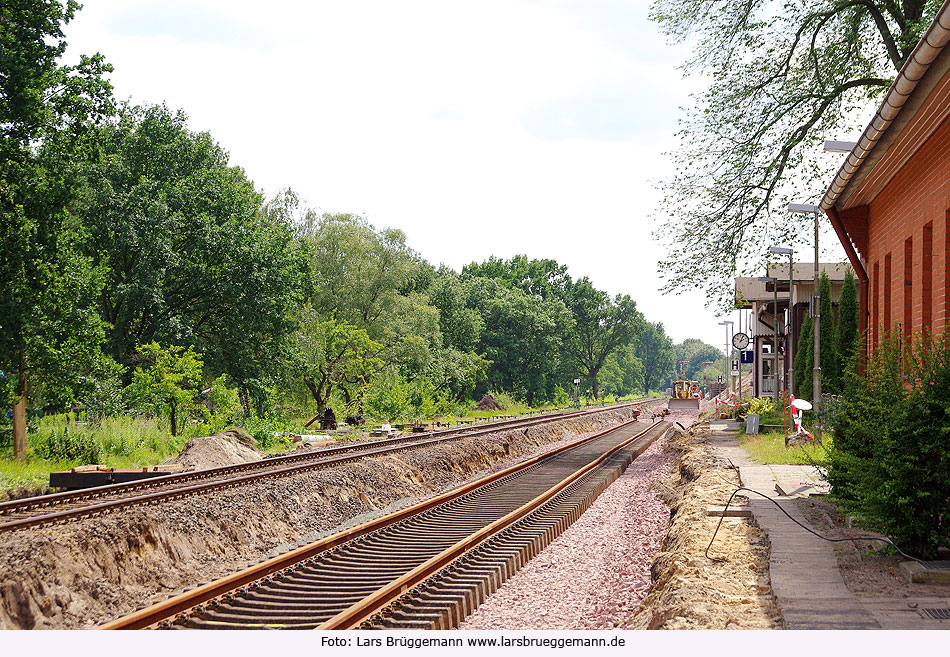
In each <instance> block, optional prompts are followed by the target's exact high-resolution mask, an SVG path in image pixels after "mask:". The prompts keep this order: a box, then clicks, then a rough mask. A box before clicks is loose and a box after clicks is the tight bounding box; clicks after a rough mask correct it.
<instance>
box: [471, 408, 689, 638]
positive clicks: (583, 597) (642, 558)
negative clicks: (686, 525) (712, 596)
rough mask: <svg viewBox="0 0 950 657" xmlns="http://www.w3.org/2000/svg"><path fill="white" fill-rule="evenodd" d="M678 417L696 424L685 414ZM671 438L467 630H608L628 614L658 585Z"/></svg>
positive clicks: (475, 617)
mask: <svg viewBox="0 0 950 657" xmlns="http://www.w3.org/2000/svg"><path fill="white" fill-rule="evenodd" d="M692 415H693V416H695V413H694V414H692ZM670 419H676V420H679V421H680V422H681V423H682V424H684V425H686V426H688V424H687V422H689V424H692V419H689V420H687V418H685V417H684V418H680V417H676V418H670ZM664 442H665V441H663V440H658V441H657V442H656V443H654V444H653V445H652V446H651V447H650V448H649V449H648V450H647V451H645V452H644V453H643V454H641V455H640V457H639V458H637V460H635V461H634V462H633V463H631V464H630V466H629V467H628V468H627V470H626V472H625V473H624V474H623V475H622V476H621V477H620V478H619V479H618V480H617V481H616V482H614V483H613V484H612V485H611V486H610V487H609V488H608V489H607V490H606V491H604V492H603V493H602V494H601V495H600V497H598V498H597V500H596V501H595V502H594V504H593V505H592V506H591V507H590V508H589V509H588V510H587V512H586V513H584V515H582V516H581V517H580V518H579V519H578V520H577V521H576V522H575V523H574V524H573V525H571V526H570V527H569V528H568V529H567V531H565V532H564V533H563V534H561V536H559V537H558V538H557V539H556V540H555V541H554V542H552V543H551V544H550V545H549V546H548V547H547V548H546V549H545V550H544V551H543V552H541V554H539V555H538V556H537V557H535V558H534V559H532V560H531V561H530V562H529V563H528V564H527V565H526V566H525V567H524V568H522V569H521V570H520V571H519V572H518V573H517V574H516V575H515V576H514V577H513V578H511V579H509V580H508V581H507V582H506V583H505V584H504V585H502V587H501V588H500V589H498V591H496V592H495V593H494V594H493V595H492V596H491V597H489V598H488V600H486V601H485V602H484V603H483V604H482V605H481V606H480V607H479V608H478V609H477V610H475V612H474V613H473V614H471V615H470V616H469V617H468V618H466V619H465V621H464V622H463V623H462V625H461V626H460V627H459V629H461V630H504V629H509V630H510V629H523V630H606V629H611V628H613V627H615V626H617V625H619V624H620V623H621V622H622V621H623V620H624V619H626V618H628V617H629V616H630V615H631V614H632V613H633V611H634V610H635V609H636V608H637V607H638V606H639V604H640V602H641V600H643V598H644V597H645V596H646V595H647V593H648V592H649V590H650V581H651V580H650V566H651V563H652V560H653V556H654V555H655V554H656V552H657V551H658V550H659V547H660V542H661V541H662V540H663V537H664V535H665V534H666V531H667V529H668V528H669V518H670V514H669V509H668V508H667V507H666V506H665V505H664V504H663V502H662V501H660V499H659V498H658V497H657V495H656V494H655V493H654V492H653V490H652V489H651V486H652V484H653V482H654V481H657V480H661V481H662V480H665V479H666V478H667V477H668V476H669V474H670V470H671V468H672V465H673V461H674V457H673V455H672V454H670V453H668V452H664V451H663V445H664Z"/></svg>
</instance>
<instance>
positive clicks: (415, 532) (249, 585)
mask: <svg viewBox="0 0 950 657" xmlns="http://www.w3.org/2000/svg"><path fill="white" fill-rule="evenodd" d="M669 426H670V425H669V423H667V422H657V423H654V424H652V425H648V426H646V427H644V423H642V422H640V423H638V422H637V421H635V420H633V421H628V422H626V423H624V424H621V425H619V426H617V427H614V428H611V429H608V430H606V431H602V432H599V433H598V434H595V435H594V436H592V437H589V438H586V439H583V440H579V441H576V442H574V443H571V444H570V445H566V446H564V447H561V448H559V449H558V450H556V451H555V452H552V453H550V454H547V455H544V456H542V457H536V458H533V459H530V460H528V461H526V462H524V463H522V464H519V465H516V466H512V467H510V468H507V469H505V470H502V471H501V472H498V473H495V474H493V475H490V476H488V477H485V478H483V479H480V480H478V481H476V482H473V483H470V484H468V485H466V486H464V487H461V488H459V489H456V490H454V491H450V492H448V493H445V494H443V495H441V496H439V497H437V498H434V499H432V500H429V501H426V502H423V503H420V504H417V505H415V506H413V507H409V508H407V509H404V510H402V511H399V512H397V513H394V514H391V515H389V516H384V517H382V518H379V519H377V520H374V521H372V522H368V523H365V524H363V525H360V526H357V527H354V528H352V529H350V530H347V531H346V532H343V533H340V534H336V535H333V536H330V537H327V538H325V539H323V540H321V541H317V542H316V543H312V544H309V545H306V546H303V547H300V548H297V549H296V550H293V551H291V552H288V553H286V554H284V555H281V556H279V557H276V558H273V559H270V560H267V561H264V562H262V563H260V564H258V565H256V566H253V567H251V568H247V569H245V570H243V571H240V572H238V573H236V574H234V575H231V576H229V577H226V578H224V579H222V580H218V581H216V582H211V583H208V584H205V585H203V586H200V587H198V588H196V589H193V590H192V591H188V592H185V593H182V594H180V595H177V596H174V597H172V598H169V599H168V600H166V601H164V602H161V603H158V604H156V605H152V606H151V607H147V608H145V609H142V610H139V611H137V612H134V613H132V614H130V615H128V616H125V617H122V618H120V619H117V620H115V621H112V622H110V623H107V624H105V625H103V626H102V629H140V628H146V627H150V628H192V629H284V628H286V629H326V630H329V629H381V628H414V629H423V628H432V629H449V628H452V627H456V626H457V625H458V623H459V622H460V621H461V620H462V619H463V618H464V617H465V616H466V615H467V614H468V613H470V612H471V611H472V610H473V609H474V608H475V607H477V606H478V604H479V603H480V602H481V601H482V600H483V599H484V598H485V597H487V595H489V594H490V593H491V592H493V591H494V590H495V589H496V588H497V587H498V586H500V585H501V583H503V582H504V581H505V580H506V579H507V578H508V577H509V576H511V575H512V574H514V573H515V572H516V571H517V570H518V568H520V566H521V565H522V564H523V563H525V562H527V561H528V560H529V559H530V558H531V557H533V556H534V555H535V554H536V553H537V552H539V551H540V550H541V549H543V548H544V547H545V546H546V545H547V544H548V543H549V542H550V541H551V540H553V539H554V538H555V537H556V536H557V535H559V534H560V533H561V531H563V530H564V529H565V528H566V527H567V526H569V525H570V524H571V522H573V521H574V520H575V519H576V518H577V517H579V516H580V514H581V513H583V511H584V510H586V508H587V507H588V506H589V505H590V504H591V503H592V502H593V500H594V499H596V497H597V495H599V494H600V492H601V491H603V490H604V489H605V488H606V487H607V486H608V485H609V484H610V483H612V482H613V481H614V480H615V479H616V478H617V477H618V476H619V475H620V474H621V473H622V472H623V470H624V469H625V468H626V466H627V464H629V463H630V462H631V461H632V460H633V459H634V458H635V457H636V456H637V455H639V454H640V453H641V452H642V451H643V450H645V449H646V448H647V447H648V446H649V445H650V444H651V443H652V442H653V441H654V440H656V439H657V438H658V437H660V436H661V435H663V434H664V433H665V432H666V430H667V429H668V428H669Z"/></svg>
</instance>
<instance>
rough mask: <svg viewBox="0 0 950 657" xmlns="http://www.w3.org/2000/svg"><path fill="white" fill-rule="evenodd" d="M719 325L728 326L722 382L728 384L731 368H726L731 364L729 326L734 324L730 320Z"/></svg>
mask: <svg viewBox="0 0 950 657" xmlns="http://www.w3.org/2000/svg"><path fill="white" fill-rule="evenodd" d="M719 326H725V327H726V351H725V355H724V356H723V358H722V382H723V385H727V384H726V382H727V381H728V380H729V370H727V369H726V368H727V367H728V366H729V327H730V326H732V322H730V321H728V320H727V321H725V322H719Z"/></svg>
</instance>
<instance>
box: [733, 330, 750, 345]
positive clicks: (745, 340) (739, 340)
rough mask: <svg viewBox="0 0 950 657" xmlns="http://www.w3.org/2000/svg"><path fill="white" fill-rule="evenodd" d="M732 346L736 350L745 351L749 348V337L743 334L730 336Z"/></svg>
mask: <svg viewBox="0 0 950 657" xmlns="http://www.w3.org/2000/svg"><path fill="white" fill-rule="evenodd" d="M732 346H733V347H735V348H736V349H745V348H746V347H748V346H749V336H748V335H746V334H745V333H736V334H735V335H734V336H732Z"/></svg>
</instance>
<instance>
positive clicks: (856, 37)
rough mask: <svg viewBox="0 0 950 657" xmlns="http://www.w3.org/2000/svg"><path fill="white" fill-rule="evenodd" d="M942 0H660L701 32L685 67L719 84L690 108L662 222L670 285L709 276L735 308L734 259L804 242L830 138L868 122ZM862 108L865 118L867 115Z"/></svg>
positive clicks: (670, 18) (755, 263)
mask: <svg viewBox="0 0 950 657" xmlns="http://www.w3.org/2000/svg"><path fill="white" fill-rule="evenodd" d="M941 4H942V1H941V0H903V1H898V0H783V1H782V2H772V1H771V0H748V1H747V2H734V1H733V0H656V1H655V2H654V4H653V7H652V10H651V17H652V19H653V20H654V21H656V22H657V23H658V24H659V25H660V27H661V28H662V29H663V30H664V31H665V32H666V34H667V35H668V36H670V37H671V38H672V39H673V40H674V41H679V42H682V41H685V40H687V39H690V40H691V42H692V43H693V44H695V45H694V48H693V55H692V58H691V59H690V60H689V61H688V62H687V63H686V64H685V66H684V67H683V68H684V71H685V72H686V74H696V75H704V76H707V77H708V78H709V80H710V85H709V87H708V89H707V90H706V91H704V92H702V93H701V94H699V95H698V97H697V98H696V99H695V104H694V106H693V107H692V108H691V109H690V112H689V115H688V116H687V118H686V119H685V120H683V121H682V122H681V125H682V130H681V132H680V138H681V140H682V145H681V147H680V149H679V150H678V151H677V152H676V153H675V155H674V162H675V164H676V171H677V173H676V174H675V175H674V176H673V177H672V178H671V179H669V180H667V181H665V183H664V199H663V203H662V208H661V215H662V216H665V217H666V219H665V221H664V222H663V225H662V227H661V228H659V229H658V230H657V231H656V235H657V237H658V239H660V240H661V241H662V242H664V243H665V244H666V245H667V255H666V257H665V258H664V259H663V260H662V261H661V263H660V272H661V275H662V276H663V278H664V280H665V283H664V289H665V290H685V289H691V288H701V289H704V290H705V291H706V292H707V296H708V298H709V299H710V302H711V303H717V304H718V305H719V306H720V307H721V308H722V309H726V308H727V307H728V305H729V303H730V300H731V294H732V286H731V280H730V279H731V277H732V276H733V275H734V272H737V271H739V272H740V273H743V274H746V275H748V274H750V273H751V271H752V270H753V269H755V268H759V267H760V266H761V265H763V264H764V259H765V257H766V252H767V249H768V247H769V246H770V245H772V244H776V243H787V242H794V241H795V236H796V235H797V233H798V232H799V227H800V222H801V221H802V219H801V215H790V214H789V213H788V212H787V210H786V208H787V204H788V203H789V202H795V203H804V202H806V200H807V199H809V198H813V197H814V196H815V195H816V194H817V193H819V192H821V191H823V190H824V188H825V187H826V186H827V183H828V181H829V175H830V173H831V172H829V171H828V170H827V169H826V168H825V167H822V166H819V165H818V162H817V155H818V154H819V153H820V152H821V150H822V147H821V143H822V141H823V140H824V139H835V138H838V137H839V136H840V135H841V134H842V132H844V131H847V130H852V129H854V128H858V127H861V126H863V122H865V121H866V119H867V118H868V111H869V110H870V109H871V107H872V105H873V103H874V102H875V101H876V100H877V99H879V98H880V97H881V94H882V93H883V92H884V91H885V90H886V89H887V88H888V87H889V86H890V84H891V81H892V80H893V78H894V76H895V75H896V73H897V71H898V70H899V69H900V67H901V66H902V65H903V64H904V61H905V60H906V59H907V57H908V55H909V54H910V52H911V50H912V49H913V47H914V46H915V45H916V43H917V41H918V40H919V39H920V36H921V34H922V32H923V31H924V30H925V29H926V27H927V26H928V25H929V24H930V21H931V20H932V19H933V17H934V15H935V13H936V11H937V9H938V8H939V7H940V6H941ZM855 117H857V118H855Z"/></svg>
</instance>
